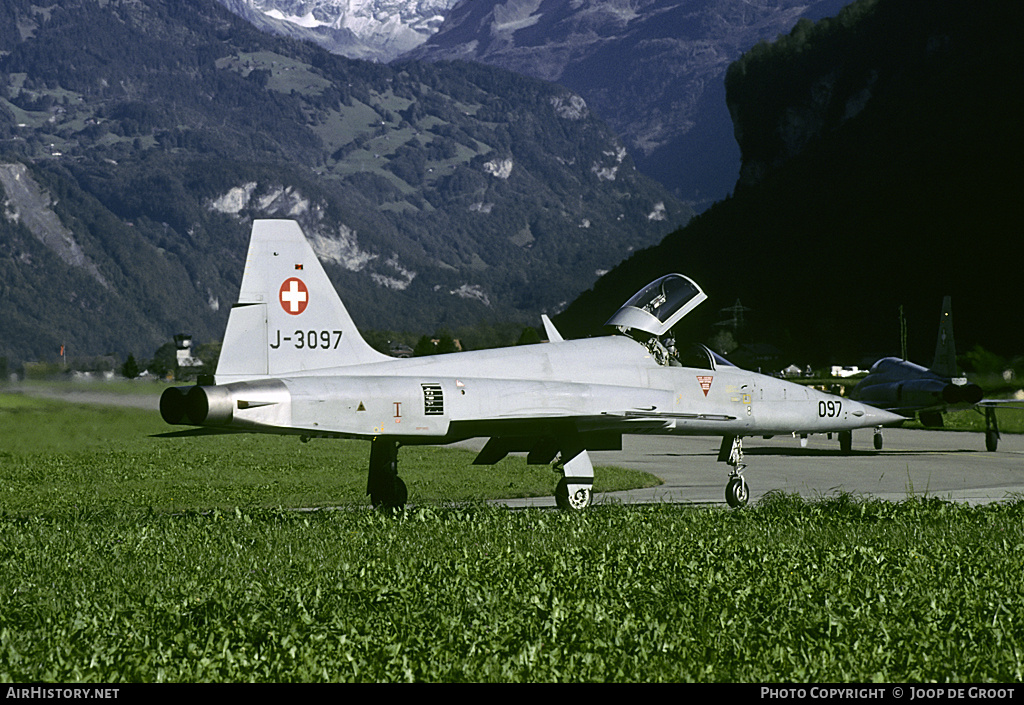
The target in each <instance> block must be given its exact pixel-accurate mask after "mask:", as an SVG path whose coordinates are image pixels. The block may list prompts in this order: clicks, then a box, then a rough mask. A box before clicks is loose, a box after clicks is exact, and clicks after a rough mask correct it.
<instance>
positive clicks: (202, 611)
mask: <svg viewBox="0 0 1024 705" xmlns="http://www.w3.org/2000/svg"><path fill="white" fill-rule="evenodd" d="M1022 557H1024V503H1020V502H1017V503H1013V504H1005V505H992V506H987V507H978V508H970V507H966V506H961V505H955V504H950V503H944V502H940V501H937V500H936V501H931V500H926V501H921V500H908V501H906V502H904V503H899V504H893V503H883V502H874V501H870V502H859V501H854V500H852V499H850V498H849V497H847V496H840V497H838V498H833V499H828V500H823V501H818V502H814V503H808V502H805V501H804V500H801V499H800V498H799V497H796V496H787V495H769V496H768V497H767V498H766V499H765V500H764V501H762V502H761V503H760V504H759V505H758V506H756V507H753V508H749V509H746V510H742V511H735V512H730V511H724V510H718V509H696V508H685V507H675V506H648V507H615V506H602V507H595V508H594V509H593V511H589V512H586V513H582V514H575V515H573V514H564V513H556V512H551V511H543V510H525V511H510V510H506V509H500V508H492V507H485V506H470V507H464V508H455V509H445V508H431V507H426V506H420V507H418V508H416V509H413V510H411V511H410V512H408V513H406V514H405V515H402V516H398V517H394V518H388V517H386V516H381V515H379V514H377V513H374V512H372V511H370V510H367V509H353V510H340V511H319V512H312V513H310V512H294V511H277V510H244V509H239V510H235V511H228V512H219V511H218V512H213V513H210V514H206V515H199V514H193V513H189V514H181V515H169V514H163V513H154V514H151V515H148V516H147V515H140V514H139V513H137V512H131V513H118V512H110V511H106V510H104V511H98V512H95V513H93V512H90V511H79V512H67V513H55V514H51V515H46V516H33V517H27V518H12V517H10V516H7V517H3V518H0V625H2V626H0V680H5V681H18V682H24V681H83V682H84V681H98V682H119V681H406V680H416V681H562V680H570V681H691V680H692V681H824V682H833V681H839V682H850V681H872V680H880V681H890V682H893V681H895V682H904V681H932V680H934V681H960V682H983V681H997V682H1003V681H1020V680H1021V679H1022V677H1024V626H1022V624H1021V620H1020V615H1021V614H1024V596H1022V591H1021V589H1020V588H1021V575H1022V569H1024V565H1022Z"/></svg>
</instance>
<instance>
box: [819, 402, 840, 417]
mask: <svg viewBox="0 0 1024 705" xmlns="http://www.w3.org/2000/svg"><path fill="white" fill-rule="evenodd" d="M842 411H843V402H841V401H819V402H818V416H820V417H822V418H827V419H834V418H836V417H837V416H839V414H840V413H842Z"/></svg>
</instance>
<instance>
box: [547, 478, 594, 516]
mask: <svg viewBox="0 0 1024 705" xmlns="http://www.w3.org/2000/svg"><path fill="white" fill-rule="evenodd" d="M592 501H593V495H592V493H591V488H590V486H589V485H587V486H583V487H577V489H576V491H575V492H573V493H571V494H570V493H569V481H568V480H567V479H566V478H564V477H563V478H562V479H561V480H559V481H558V485H557V486H556V487H555V504H556V505H557V506H558V508H559V509H571V510H574V511H579V510H581V509H586V508H587V507H589V506H590V503H591V502H592Z"/></svg>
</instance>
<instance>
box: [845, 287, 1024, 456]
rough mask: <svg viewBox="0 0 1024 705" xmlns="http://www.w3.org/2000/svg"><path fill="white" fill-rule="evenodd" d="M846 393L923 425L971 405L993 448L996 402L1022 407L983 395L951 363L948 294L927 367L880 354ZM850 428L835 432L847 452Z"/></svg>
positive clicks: (878, 436) (878, 439) (878, 440)
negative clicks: (980, 414)
mask: <svg viewBox="0 0 1024 705" xmlns="http://www.w3.org/2000/svg"><path fill="white" fill-rule="evenodd" d="M850 396H851V398H853V399H856V400H857V401H860V402H863V403H865V404H871V405H873V406H876V407H878V408H881V409H886V410H887V411H892V412H894V413H897V414H900V415H901V416H903V417H905V418H907V419H913V418H914V415H915V414H916V415H917V418H918V419H919V420H920V421H921V423H922V424H923V425H925V426H931V427H941V426H942V414H943V413H945V412H946V411H950V410H952V409H969V408H974V409H977V410H978V411H979V412H981V411H982V410H984V414H985V448H986V449H988V450H990V451H994V450H995V449H996V448H997V446H998V445H999V425H998V423H997V422H996V413H995V408H996V406H1001V405H1002V406H1008V407H1010V408H1014V407H1015V406H1016V407H1017V408H1024V404H1021V403H1019V402H1014V401H1010V400H1001V399H982V396H983V394H982V391H981V387H979V386H978V385H976V384H972V383H970V382H968V381H967V378H966V377H964V376H963V375H961V374H960V373H959V371H958V368H957V364H956V343H955V341H954V340H953V308H952V304H951V303H950V298H949V297H948V296H947V297H945V298H944V299H943V300H942V315H941V317H940V319H939V337H938V340H937V341H936V343H935V360H934V361H933V362H932V366H931V367H930V368H925V367H922V366H921V365H915V364H914V363H913V362H908V361H907V360H902V359H900V358H898V357H885V358H882V359H881V360H879V361H877V362H876V363H875V364H874V365H872V366H871V370H870V372H869V373H868V376H867V377H865V378H864V379H862V380H861V381H860V382H859V383H858V384H857V386H856V387H855V388H854V390H853V392H852V393H851V395H850ZM852 443H853V437H852V432H851V431H845V432H842V433H840V435H839V445H840V447H841V448H842V450H843V451H845V452H849V450H850V448H851V447H852ZM874 446H875V448H876V449H881V448H882V429H881V427H879V428H876V429H875V437H874Z"/></svg>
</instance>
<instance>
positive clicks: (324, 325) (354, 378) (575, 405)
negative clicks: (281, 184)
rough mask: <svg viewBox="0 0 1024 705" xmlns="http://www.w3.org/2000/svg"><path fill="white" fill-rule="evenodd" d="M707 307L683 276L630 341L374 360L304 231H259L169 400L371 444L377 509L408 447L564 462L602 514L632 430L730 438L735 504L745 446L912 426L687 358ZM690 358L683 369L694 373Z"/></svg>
mask: <svg viewBox="0 0 1024 705" xmlns="http://www.w3.org/2000/svg"><path fill="white" fill-rule="evenodd" d="M705 298H707V297H706V295H705V294H704V292H703V291H702V290H701V289H700V287H698V286H697V285H696V284H695V283H694V282H693V281H691V280H690V279H688V278H687V277H684V276H681V275H678V274H669V275H667V276H664V277H661V278H660V279H658V280H656V281H654V282H653V283H651V284H649V285H648V286H646V287H644V288H643V289H641V290H640V291H639V292H638V293H637V294H636V295H635V296H634V297H633V298H631V299H630V300H629V301H628V302H626V304H625V305H624V306H623V307H622V308H621V309H620V310H619V311H618V312H617V313H616V314H615V315H614V316H612V318H611V319H610V320H609V321H608V324H609V325H610V326H613V327H614V328H615V329H617V330H618V332H619V333H620V334H618V335H611V336H606V337H600V338H591V339H585V340H562V337H561V336H560V335H558V331H557V330H555V328H554V326H553V325H552V324H551V321H550V320H547V319H546V317H545V319H544V326H545V329H546V331H547V333H548V337H549V338H550V341H551V342H548V343H543V344H537V345H530V346H522V347H516V348H505V349H498V350H480V351H472V352H459V353H451V354H447V355H437V356H432V357H420V358H410V359H396V358H391V357H388V356H386V355H383V354H382V353H379V352H377V351H376V350H373V349H372V348H371V347H370V346H369V345H368V344H367V343H366V342H365V341H364V340H363V338H362V337H361V336H360V335H359V332H358V331H357V330H356V326H355V324H354V323H353V321H352V319H351V318H350V317H349V314H348V312H347V311H346V310H345V307H344V305H343V304H342V302H341V300H340V298H339V297H338V295H337V292H336V291H335V290H334V288H333V287H332V285H331V283H330V281H329V280H328V278H327V275H326V273H325V272H324V270H323V268H322V267H321V266H320V263H319V262H318V260H317V258H316V255H315V254H314V253H313V250H312V248H311V247H310V246H309V244H308V243H307V241H306V238H305V236H304V235H303V233H302V231H301V230H300V228H299V226H298V224H296V223H295V222H293V221H288V220H259V221H256V222H255V223H254V224H253V229H252V238H251V241H250V244H249V253H248V258H247V260H246V267H245V273H244V275H243V277H242V286H241V291H240V292H239V297H238V303H237V304H235V305H234V306H233V307H232V309H231V314H230V317H229V319H228V325H227V330H226V332H225V336H224V342H223V346H222V349H221V356H220V361H219V363H218V366H217V371H216V374H215V376H214V379H213V380H212V382H214V383H213V384H200V385H196V386H194V387H174V388H169V389H167V390H166V391H165V392H164V394H163V395H162V396H161V398H160V411H161V414H162V415H163V418H164V420H165V421H167V422H168V423H171V424H191V425H195V426H206V427H211V428H213V429H222V430H226V431H251V432H261V433H277V434H294V435H297V436H300V437H302V438H303V440H308V439H309V438H321V437H329V438H359V439H366V440H369V441H370V460H369V472H368V477H367V494H368V495H369V496H370V500H371V502H372V504H373V505H374V506H384V507H399V506H402V505H404V503H405V501H406V499H407V490H406V487H405V484H404V483H403V482H402V480H401V479H400V478H399V477H398V449H399V447H400V446H403V445H412V444H447V443H452V442H454V441H459V440H463V439H467V438H473V437H486V438H488V439H489V440H488V441H487V443H486V445H485V446H484V448H483V449H482V450H481V451H480V453H479V455H478V456H477V458H476V460H475V461H474V462H475V463H476V464H482V465H491V464H494V463H496V462H498V461H499V460H500V459H502V458H503V457H505V456H506V455H507V454H508V453H510V452H513V451H521V452H526V453H527V454H528V455H527V462H529V463H537V464H546V463H550V462H552V461H554V460H556V458H557V461H558V466H560V468H561V471H562V472H563V474H564V476H563V478H562V479H561V481H559V482H558V485H557V487H556V489H555V498H556V502H557V504H558V506H560V507H562V508H574V509H580V508H583V507H586V506H588V505H589V504H590V503H591V499H592V497H591V488H592V484H593V476H594V473H593V466H592V464H591V461H590V457H589V455H588V451H591V450H618V449H621V447H622V435H623V434H630V433H632V434H684V435H710V436H721V437H722V444H721V450H720V452H719V460H720V461H722V462H726V463H728V464H729V465H730V466H731V472H730V478H729V480H728V484H727V487H726V491H725V496H726V499H727V501H728V503H729V504H730V505H731V506H734V507H735V506H739V505H742V504H745V503H746V501H747V498H748V487H747V484H746V482H745V481H744V479H743V476H742V474H741V473H742V470H743V468H744V467H745V466H744V464H743V449H742V442H741V439H742V437H743V436H751V435H771V434H780V433H828V432H835V431H842V430H849V429H854V428H868V427H873V426H879V425H885V424H888V423H892V422H896V421H900V420H901V417H899V416H897V415H895V414H892V413H889V412H886V411H880V410H878V409H874V408H872V407H870V406H867V405H865V404H862V403H859V402H856V401H851V400H848V399H843V398H841V397H838V396H833V395H830V394H825V393H823V392H819V391H816V390H813V389H809V388H807V387H804V386H800V385H796V384H792V383H789V382H785V381H782V380H778V379H774V378H772V377H767V376H763V375H759V374H755V373H753V372H747V371H745V370H741V369H739V368H737V367H734V366H732V365H730V364H729V363H728V362H726V361H725V360H723V359H722V358H720V357H718V356H717V355H715V354H714V353H712V352H711V351H710V350H709V349H707V348H705V347H703V346H696V347H695V348H694V350H693V351H692V353H691V354H690V355H689V356H687V357H686V358H685V360H680V358H679V356H678V354H677V353H676V352H675V350H674V343H673V342H672V341H671V339H670V338H669V337H668V336H667V335H666V334H667V333H668V332H669V330H670V329H671V328H672V326H673V325H675V324H676V323H677V322H678V321H679V320H680V319H682V318H683V316H685V315H686V314H687V313H689V312H690V311H691V310H692V309H693V308H694V307H696V306H697V305H699V304H700V303H701V302H702V301H703V300H704V299H705ZM684 362H685V364H684Z"/></svg>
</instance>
